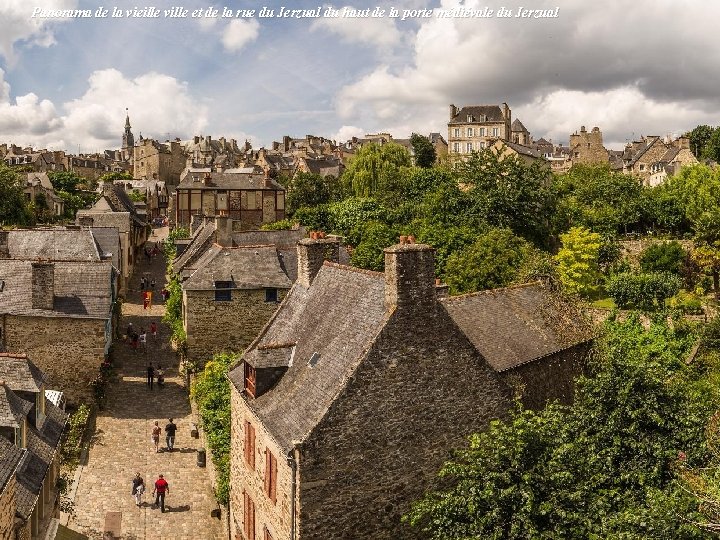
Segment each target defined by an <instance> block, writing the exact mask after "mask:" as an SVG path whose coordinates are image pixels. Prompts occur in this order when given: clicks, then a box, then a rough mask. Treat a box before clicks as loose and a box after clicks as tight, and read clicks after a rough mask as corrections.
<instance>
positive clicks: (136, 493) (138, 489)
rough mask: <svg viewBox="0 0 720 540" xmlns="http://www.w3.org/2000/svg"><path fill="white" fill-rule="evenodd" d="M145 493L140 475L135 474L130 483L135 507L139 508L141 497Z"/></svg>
mask: <svg viewBox="0 0 720 540" xmlns="http://www.w3.org/2000/svg"><path fill="white" fill-rule="evenodd" d="M143 493H145V481H144V480H143V479H142V476H140V473H135V478H133V482H132V495H133V497H135V505H136V506H140V505H141V504H142V496H143Z"/></svg>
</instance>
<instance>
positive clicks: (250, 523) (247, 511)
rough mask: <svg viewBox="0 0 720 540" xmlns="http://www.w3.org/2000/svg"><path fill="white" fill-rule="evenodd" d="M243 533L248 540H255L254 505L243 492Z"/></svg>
mask: <svg viewBox="0 0 720 540" xmlns="http://www.w3.org/2000/svg"><path fill="white" fill-rule="evenodd" d="M243 532H244V533H245V538H247V539H248V540H255V503H254V502H253V500H252V499H251V498H250V495H248V494H247V492H245V491H243Z"/></svg>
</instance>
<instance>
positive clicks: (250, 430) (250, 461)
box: [245, 364, 255, 469]
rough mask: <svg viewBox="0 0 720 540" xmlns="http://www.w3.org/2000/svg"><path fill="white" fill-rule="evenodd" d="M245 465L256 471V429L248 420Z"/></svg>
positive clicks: (246, 423)
mask: <svg viewBox="0 0 720 540" xmlns="http://www.w3.org/2000/svg"><path fill="white" fill-rule="evenodd" d="M246 365H247V364H246ZM245 463H247V466H248V467H250V468H251V469H255V428H254V427H253V425H252V424H251V423H250V422H249V421H248V420H245Z"/></svg>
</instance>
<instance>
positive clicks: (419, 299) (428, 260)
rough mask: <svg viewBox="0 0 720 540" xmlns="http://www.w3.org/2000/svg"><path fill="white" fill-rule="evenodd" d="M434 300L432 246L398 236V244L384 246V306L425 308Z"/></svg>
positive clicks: (435, 294)
mask: <svg viewBox="0 0 720 540" xmlns="http://www.w3.org/2000/svg"><path fill="white" fill-rule="evenodd" d="M436 302H437V293H436V291H435V250H434V249H433V248H432V247H430V246H428V245H425V244H416V243H415V239H414V238H413V237H412V236H410V237H407V236H401V237H400V243H399V244H396V245H394V246H390V247H389V248H385V306H386V308H387V309H393V308H397V309H402V310H414V311H417V310H420V311H427V310H433V309H434V307H435V304H436Z"/></svg>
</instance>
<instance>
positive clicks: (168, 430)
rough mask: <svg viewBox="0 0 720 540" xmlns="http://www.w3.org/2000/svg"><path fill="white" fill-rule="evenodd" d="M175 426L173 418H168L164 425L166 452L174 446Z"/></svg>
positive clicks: (170, 450)
mask: <svg viewBox="0 0 720 540" xmlns="http://www.w3.org/2000/svg"><path fill="white" fill-rule="evenodd" d="M176 431H177V426H176V425H175V424H174V423H173V419H172V418H170V423H169V424H168V425H166V426H165V442H166V443H167V449H168V452H172V451H173V448H174V447H175V432H176Z"/></svg>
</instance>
